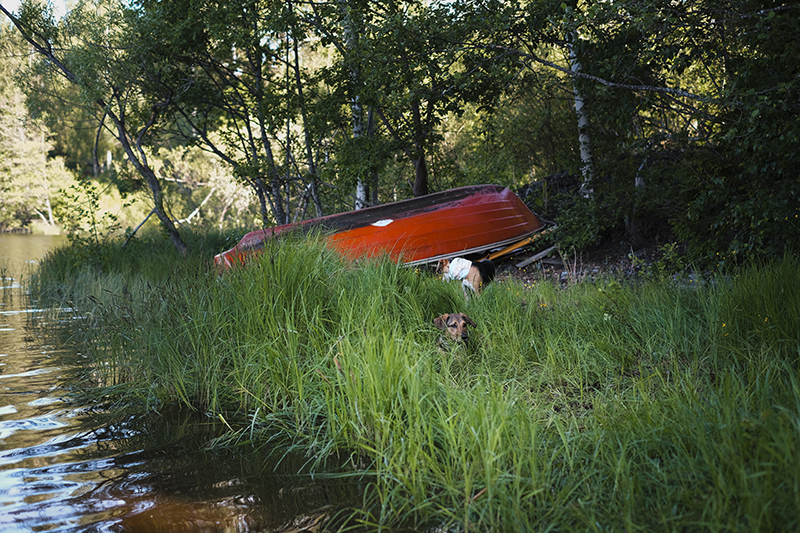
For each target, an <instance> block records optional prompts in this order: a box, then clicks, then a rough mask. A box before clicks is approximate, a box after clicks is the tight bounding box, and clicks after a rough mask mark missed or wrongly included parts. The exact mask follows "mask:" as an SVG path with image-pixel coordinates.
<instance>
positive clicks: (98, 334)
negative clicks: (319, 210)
mask: <svg viewBox="0 0 800 533" xmlns="http://www.w3.org/2000/svg"><path fill="white" fill-rule="evenodd" d="M220 244H221V242H217V243H216V245H217V246H220ZM222 247H223V246H220V248H219V249H222ZM60 254H62V255H63V256H64V257H66V256H68V255H69V253H68V252H60ZM62 255H59V253H57V254H55V255H54V256H51V257H50V259H49V264H48V263H47V262H46V264H45V265H43V267H42V270H41V273H40V274H39V277H38V278H35V282H36V283H35V291H36V292H37V294H39V295H40V296H41V297H42V298H45V299H46V298H50V301H51V303H52V304H53V305H54V306H55V307H65V306H67V304H65V302H69V304H68V305H69V306H71V307H73V308H75V309H77V310H78V311H79V312H80V314H81V315H82V316H83V317H84V318H83V320H80V321H76V322H77V326H78V327H79V328H80V331H79V334H80V335H79V336H80V338H82V339H83V340H84V341H85V345H86V351H87V353H89V354H90V356H91V358H90V360H91V364H90V365H89V366H88V367H87V373H86V376H87V381H86V382H85V383H84V384H83V391H84V392H85V393H91V394H94V395H95V397H96V398H97V399H98V401H108V402H112V403H113V405H115V406H117V407H118V408H122V407H126V408H131V407H133V408H136V409H140V410H145V409H147V410H159V409H162V408H165V407H166V406H174V405H176V404H178V405H183V406H184V407H186V408H190V409H194V410H198V411H201V412H205V413H207V414H208V416H210V417H215V418H221V419H223V420H224V421H225V422H226V423H227V424H228V426H229V427H230V432H229V433H228V434H227V435H225V436H224V437H222V438H220V439H218V440H217V441H215V442H214V443H213V444H214V445H216V446H243V445H247V446H254V447H256V448H259V449H261V450H262V451H263V453H264V454H265V456H266V455H271V456H274V455H275V454H278V455H280V454H287V453H289V452H293V453H296V452H301V453H303V454H305V456H306V457H307V458H308V462H309V464H310V465H311V467H312V470H313V471H315V472H317V473H319V474H322V473H327V475H341V476H359V477H361V478H362V479H363V480H365V481H367V482H368V489H367V490H366V491H365V494H364V500H363V504H362V505H361V506H358V507H357V508H354V509H353V510H352V514H351V515H350V517H349V520H347V521H345V522H342V523H341V524H342V525H343V526H354V525H355V526H357V525H362V526H364V527H366V528H367V529H373V528H375V529H378V528H386V529H394V528H398V529H415V530H420V529H430V530H434V529H437V528H438V529H437V530H441V531H466V530H482V531H488V530H491V531H523V530H530V531H548V530H553V531H556V530H557V531H572V530H611V531H622V530H625V531H680V530H683V531H687V530H697V529H706V530H714V531H739V530H747V531H762V530H763V531H767V530H795V529H798V527H800V524H799V523H798V517H800V463H798V462H797V460H796V457H797V456H798V454H800V379H798V363H799V360H798V357H799V356H800V324H798V320H800V319H799V318H798V317H800V303H799V302H800V268H799V265H798V261H797V259H795V258H793V257H786V258H785V259H784V260H783V261H779V262H776V263H772V264H768V265H762V266H760V267H758V268H752V269H749V270H742V271H740V272H738V273H737V274H735V275H731V276H729V277H725V278H722V277H720V278H716V279H713V280H707V281H706V282H704V283H697V284H695V285H696V286H693V287H688V286H683V285H680V284H676V283H674V282H672V281H671V280H669V279H662V280H659V281H654V282H636V283H626V282H620V281H615V280H611V279H607V280H601V281H596V282H594V283H590V282H583V283H576V284H572V285H570V286H569V287H567V288H566V289H562V288H560V287H555V286H554V285H553V284H551V283H547V282H538V283H535V284H532V285H522V284H521V283H518V282H516V281H514V280H506V281H497V282H495V283H493V284H491V285H489V286H488V287H487V288H486V290H485V291H484V293H483V294H482V295H481V296H480V297H472V298H470V299H469V300H467V301H465V299H464V297H463V295H462V293H461V288H460V286H459V285H458V284H455V283H454V284H452V285H447V284H444V283H442V282H441V281H440V280H439V279H437V278H436V276H435V275H433V274H432V273H430V272H428V271H420V270H419V269H414V268H407V267H402V266H398V265H396V264H394V263H392V262H391V261H389V260H388V259H385V258H383V259H374V260H368V261H367V260H365V261H361V262H355V263H353V262H347V261H344V260H343V259H341V258H340V257H339V256H338V255H336V254H335V253H334V252H332V251H330V250H328V249H326V248H325V247H324V246H323V244H322V243H321V241H320V240H319V239H313V238H312V239H309V240H304V241H299V240H295V239H285V240H281V241H275V242H273V243H270V245H269V246H268V247H267V249H266V250H265V251H264V253H263V254H262V255H261V256H259V257H258V258H257V259H256V260H253V261H251V262H250V263H249V264H248V265H247V266H246V267H244V268H234V269H233V270H231V271H228V272H223V273H221V272H219V271H217V270H215V269H213V268H212V267H211V266H210V263H209V261H208V260H207V259H203V258H202V257H201V256H197V258H195V259H192V258H189V259H185V260H183V259H179V258H175V259H173V260H171V261H168V260H162V261H164V262H163V263H162V266H161V268H156V267H155V266H154V264H153V263H154V262H155V259H152V257H153V255H152V254H150V258H151V259H148V258H147V257H146V255H147V254H145V253H144V252H141V253H138V254H135V259H134V258H133V257H131V258H130V259H124V258H123V259H118V260H119V262H120V264H118V265H115V264H104V265H99V266H98V265H92V266H91V267H87V268H83V267H82V266H81V265H80V264H77V265H71V264H69V261H66V260H64V265H69V266H68V267H67V266H64V265H62V264H61V263H60V262H59V261H62V259H61V257H62ZM113 256H114V254H109V257H113ZM64 271H68V272H69V275H68V276H64V275H63V273H64ZM447 312H464V313H466V314H468V315H469V316H470V317H472V318H473V319H474V320H475V321H476V323H477V324H478V327H477V328H476V329H475V331H474V332H473V338H472V343H471V344H470V345H469V346H467V347H459V348H456V349H452V350H450V349H444V350H443V349H442V348H440V347H439V345H438V343H437V338H438V336H439V332H438V331H437V330H436V329H435V328H434V326H433V323H432V321H433V319H434V318H435V317H436V316H438V315H439V314H442V313H447ZM331 472H333V473H331Z"/></svg>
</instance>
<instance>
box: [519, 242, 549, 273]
mask: <svg viewBox="0 0 800 533" xmlns="http://www.w3.org/2000/svg"><path fill="white" fill-rule="evenodd" d="M556 248H558V246H551V247H550V248H548V249H547V250H544V251H542V252H539V253H538V254H536V255H534V256H531V257H529V258H527V259H526V260H524V261H520V262H519V263H517V264H516V265H514V266H516V267H517V268H523V267H526V266H528V265H530V264H531V263H533V262H534V261H538V260H539V259H544V258H545V257H547V256H548V255H550V252H552V251H553V250H555V249H556Z"/></svg>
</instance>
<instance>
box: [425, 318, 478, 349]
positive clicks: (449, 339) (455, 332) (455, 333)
mask: <svg viewBox="0 0 800 533" xmlns="http://www.w3.org/2000/svg"><path fill="white" fill-rule="evenodd" d="M433 325H434V326H436V327H437V328H439V329H440V330H442V336H441V337H439V347H440V348H448V347H452V346H453V345H458V344H466V343H467V341H468V340H469V333H470V331H469V328H470V326H471V327H473V328H477V327H478V325H477V324H476V323H475V321H474V320H472V319H471V318H470V317H468V316H467V315H465V314H464V313H445V314H443V315H441V316H438V317H436V318H434V319H433Z"/></svg>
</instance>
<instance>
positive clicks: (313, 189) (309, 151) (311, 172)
mask: <svg viewBox="0 0 800 533" xmlns="http://www.w3.org/2000/svg"><path fill="white" fill-rule="evenodd" d="M289 8H290V9H291V4H289ZM292 44H293V47H294V65H293V66H294V78H295V83H296V84H297V100H298V103H299V104H300V117H301V118H302V120H303V136H304V138H305V144H306V165H307V166H308V178H309V180H310V184H309V185H310V187H309V188H308V193H309V194H310V195H311V201H312V203H313V204H314V209H315V211H316V213H317V217H321V216H322V202H321V201H320V199H319V192H318V191H317V163H316V161H314V150H313V148H312V146H311V144H312V139H311V130H310V129H309V126H308V113H307V111H306V101H305V97H304V95H303V80H302V79H301V77H300V53H299V51H298V49H297V48H298V47H297V39H294V40H293V43H292Z"/></svg>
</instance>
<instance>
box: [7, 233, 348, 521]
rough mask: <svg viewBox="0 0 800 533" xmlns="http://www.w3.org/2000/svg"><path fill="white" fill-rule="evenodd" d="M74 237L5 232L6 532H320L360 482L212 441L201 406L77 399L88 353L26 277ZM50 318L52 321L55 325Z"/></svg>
mask: <svg viewBox="0 0 800 533" xmlns="http://www.w3.org/2000/svg"><path fill="white" fill-rule="evenodd" d="M60 242H63V238H60V237H50V236H35V235H0V273H2V274H3V275H4V276H5V277H4V279H2V280H1V281H0V286H2V288H0V531H2V532H3V533H7V532H16V531H20V532H23V531H25V532H33V531H76V532H77V531H80V532H84V531H109V532H131V533H132V532H142V533H144V532H160V531H169V532H176V531H180V532H184V531H185V532H196V531H204V532H205V531H220V532H232V531H242V532H245V531H247V532H249V531H285V532H300V531H321V528H322V526H323V525H324V524H325V523H326V522H327V521H328V519H329V518H330V516H331V515H332V514H333V513H334V512H335V509H337V508H339V507H340V506H341V505H342V504H343V502H346V501H350V500H352V499H353V498H357V497H358V492H359V490H360V488H359V487H356V486H351V485H347V484H342V483H340V482H337V483H325V482H322V481H319V480H314V479H312V478H311V477H309V476H307V475H300V474H298V473H297V472H299V471H300V469H301V464H302V459H298V460H295V461H292V460H284V461H283V462H281V463H280V465H277V464H271V463H269V462H267V461H266V459H265V457H266V455H267V454H266V453H265V452H263V451H262V452H255V451H248V452H246V453H241V454H237V455H233V454H232V453H223V452H221V451H219V450H214V449H208V448H207V446H206V444H207V443H208V442H209V440H210V439H211V438H213V437H214V436H215V435H216V434H217V433H218V428H217V427H215V425H214V424H213V423H212V422H211V421H209V420H208V419H207V418H205V417H203V416H202V415H198V414H196V413H173V414H171V415H168V414H166V413H160V414H158V415H156V414H153V415H152V416H137V417H129V418H127V419H125V420H121V421H120V420H116V421H114V422H109V420H108V414H107V413H103V412H101V411H98V410H97V409H89V408H88V406H85V405H78V404H76V403H75V402H74V401H69V400H68V399H67V391H68V389H69V387H70V385H71V383H74V381H75V376H76V372H77V370H78V366H77V365H78V364H79V362H80V360H81V354H80V353H79V351H78V350H77V348H76V347H75V346H74V345H72V344H71V343H70V342H69V341H68V340H67V339H68V335H66V334H65V333H66V332H65V326H64V324H63V323H62V322H60V320H69V319H70V317H69V316H68V315H66V316H63V315H62V317H60V318H59V319H53V318H50V317H52V316H54V315H53V313H48V312H46V311H45V310H43V309H39V308H38V307H37V304H36V302H30V301H29V300H28V298H26V295H25V294H24V292H23V291H24V280H25V276H27V275H29V273H30V268H31V267H33V266H35V262H36V261H37V260H38V259H40V258H41V257H43V256H44V255H45V254H46V253H47V251H48V250H51V249H52V248H53V247H54V246H57V245H58V244H59V243H60ZM48 320H49V321H50V322H48Z"/></svg>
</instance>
